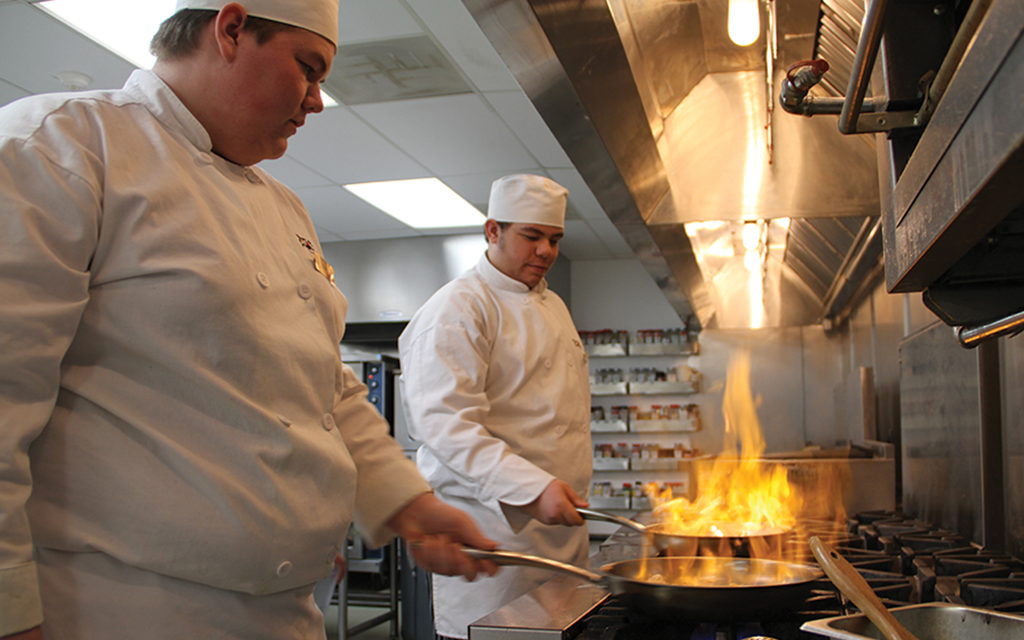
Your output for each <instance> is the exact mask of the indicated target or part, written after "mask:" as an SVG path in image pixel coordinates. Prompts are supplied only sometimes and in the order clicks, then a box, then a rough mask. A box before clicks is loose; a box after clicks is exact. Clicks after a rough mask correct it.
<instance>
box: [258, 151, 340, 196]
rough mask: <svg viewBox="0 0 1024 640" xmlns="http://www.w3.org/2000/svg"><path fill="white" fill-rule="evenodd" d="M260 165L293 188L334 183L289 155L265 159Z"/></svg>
mask: <svg viewBox="0 0 1024 640" xmlns="http://www.w3.org/2000/svg"><path fill="white" fill-rule="evenodd" d="M260 167H261V168H263V169H265V170H266V171H268V172H269V173H270V175H272V176H274V177H275V178H277V179H278V180H280V181H281V182H283V183H285V184H286V185H288V186H289V187H291V188H292V189H301V188H303V187H324V186H328V185H330V184H333V183H332V182H331V181H330V180H328V179H327V178H325V177H323V176H322V175H320V174H319V173H317V172H316V171H313V170H312V169H310V168H309V167H307V166H305V165H304V164H302V163H301V162H298V161H297V160H294V159H293V158H291V157H289V156H284V157H281V158H278V159H277V160H264V161H263V162H261V163H260Z"/></svg>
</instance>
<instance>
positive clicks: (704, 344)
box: [690, 327, 834, 453]
mask: <svg viewBox="0 0 1024 640" xmlns="http://www.w3.org/2000/svg"><path fill="white" fill-rule="evenodd" d="M802 336H803V330H802V329H800V328H798V327H795V328H784V329H734V330H717V329H712V330H705V331H702V332H701V333H700V342H701V355H700V356H698V357H699V363H698V364H697V365H696V368H697V369H698V370H699V371H700V372H701V375H702V376H703V384H704V392H703V393H702V394H701V397H700V410H701V425H702V430H701V431H698V432H696V433H694V434H691V436H690V437H691V441H692V442H693V444H694V445H695V446H699V447H700V448H701V450H703V451H706V452H712V453H714V452H718V451H721V448H722V441H723V435H724V433H725V417H724V414H723V409H722V400H723V397H724V392H725V382H726V378H727V375H728V373H729V365H730V362H731V360H732V358H733V355H734V354H735V353H737V352H738V351H739V350H740V349H745V350H747V351H748V352H749V353H750V387H751V393H752V394H753V397H754V398H755V400H758V401H759V404H758V409H757V418H758V420H759V422H760V426H761V429H762V431H763V433H764V439H765V444H766V446H767V450H768V451H769V452H772V453H778V452H784V451H798V450H800V449H802V448H803V447H804V445H805V443H806V441H807V429H806V425H807V407H805V405H804V400H805V398H812V399H813V398H815V397H816V396H815V394H816V393H818V394H821V393H825V394H827V395H828V396H829V398H831V393H832V385H829V386H827V387H819V386H818V385H819V384H825V383H826V381H825V380H822V379H815V380H808V378H807V376H805V372H804V359H805V357H810V358H812V359H813V358H816V357H817V355H816V354H807V353H806V350H805V348H804V344H803V339H802ZM817 364H822V363H821V362H818V363H817ZM823 366H825V367H827V365H823ZM808 383H810V384H811V386H812V388H811V389H809V390H808V389H806V388H805V385H806V384H808ZM808 391H810V393H808ZM813 410H814V413H815V415H814V416H813V419H814V421H815V425H816V428H815V431H816V432H817V431H820V428H821V425H826V424H828V423H830V422H832V421H833V416H834V413H833V411H831V410H829V408H828V407H826V406H823V405H822V406H819V405H817V404H815V406H814V407H813Z"/></svg>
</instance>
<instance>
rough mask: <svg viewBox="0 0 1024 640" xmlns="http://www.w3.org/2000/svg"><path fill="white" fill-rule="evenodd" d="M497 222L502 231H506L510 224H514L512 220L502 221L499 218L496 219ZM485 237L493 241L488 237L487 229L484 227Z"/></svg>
mask: <svg viewBox="0 0 1024 640" xmlns="http://www.w3.org/2000/svg"><path fill="white" fill-rule="evenodd" d="M495 222H497V223H498V228H499V229H501V230H502V231H505V230H507V229H508V228H509V227H510V226H512V223H511V222H501V221H498V220H496V221H495ZM484 239H486V240H487V241H488V242H490V241H491V239H490V238H488V237H487V229H484Z"/></svg>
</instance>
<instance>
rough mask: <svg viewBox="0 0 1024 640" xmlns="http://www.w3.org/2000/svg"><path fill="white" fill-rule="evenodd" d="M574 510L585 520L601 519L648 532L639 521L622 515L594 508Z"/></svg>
mask: <svg viewBox="0 0 1024 640" xmlns="http://www.w3.org/2000/svg"><path fill="white" fill-rule="evenodd" d="M576 512H577V513H579V514H580V515H581V516H583V517H584V518H586V519H587V520H603V521H604V522H611V523H612V524H618V525H622V526H623V527H629V528H630V529H632V530H634V531H639V532H640V533H650V532H649V531H647V527H645V526H644V525H642V524H640V523H639V522H633V521H632V520H629V519H627V518H623V517H622V516H617V515H614V514H611V513H605V512H604V511H595V510H594V509H576Z"/></svg>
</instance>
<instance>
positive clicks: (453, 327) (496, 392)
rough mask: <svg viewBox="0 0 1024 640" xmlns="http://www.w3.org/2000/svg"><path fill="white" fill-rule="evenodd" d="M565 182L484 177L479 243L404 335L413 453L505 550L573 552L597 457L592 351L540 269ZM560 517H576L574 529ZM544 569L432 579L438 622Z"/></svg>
mask: <svg viewBox="0 0 1024 640" xmlns="http://www.w3.org/2000/svg"><path fill="white" fill-rule="evenodd" d="M567 196H568V192H567V191H566V190H565V188H563V187H561V186H560V185H558V184H557V183H555V182H553V181H552V180H549V179H547V178H543V177H540V176H534V175H512V176H506V177H504V178H501V179H499V180H497V181H496V182H495V183H494V184H493V185H492V188H491V197H490V203H489V206H488V211H487V218H488V219H487V222H486V223H485V226H484V231H485V233H486V236H487V252H486V253H485V254H484V256H482V257H481V258H480V261H479V263H478V264H477V265H476V267H474V268H473V269H471V270H470V271H468V272H466V273H465V274H463V275H462V276H460V277H458V278H456V279H455V280H453V281H452V282H450V283H448V284H447V285H445V286H444V287H443V288H442V289H440V290H439V291H438V292H437V293H436V294H434V296H433V297H431V298H430V300H428V301H427V303H426V304H425V305H424V306H423V307H422V308H421V309H420V310H419V311H418V312H417V313H416V315H415V316H414V317H413V319H412V321H411V322H410V323H409V326H408V327H406V329H405V331H404V332H403V333H402V335H401V337H400V338H399V339H398V347H399V352H400V356H401V362H402V383H403V385H404V394H403V398H404V399H405V403H406V407H405V409H406V414H407V417H408V421H409V431H410V433H411V434H412V435H413V437H415V438H416V439H418V440H422V441H423V443H424V444H423V446H422V447H421V448H420V450H419V452H418V454H417V463H418V465H419V469H420V471H421V472H422V473H423V475H424V477H426V478H427V480H428V481H429V482H430V484H431V485H432V486H433V487H434V489H435V490H436V491H437V496H438V497H439V498H441V500H443V501H445V502H447V503H448V504H451V505H453V506H456V507H458V508H459V509H461V510H463V511H466V512H467V513H469V514H470V515H472V516H473V518H474V519H475V520H476V522H477V523H478V524H479V525H480V528H481V530H483V532H484V533H485V534H486V535H488V536H489V537H491V538H493V539H494V540H497V541H498V543H499V545H500V546H501V547H502V548H504V549H509V550H512V551H520V552H527V553H534V554H537V555H541V556H545V557H548V558H553V559H556V560H561V561H563V562H568V563H574V564H580V563H582V562H584V561H585V560H586V559H587V548H588V544H587V542H588V536H587V530H586V528H585V527H579V526H578V525H582V524H583V519H582V518H581V517H580V515H579V514H578V513H577V512H576V508H577V507H582V506H586V505H587V503H586V501H585V499H584V498H583V497H581V496H586V495H587V494H588V490H589V486H590V475H591V467H592V461H591V458H592V454H591V445H590V430H589V429H590V384H589V373H588V368H587V355H586V353H585V351H584V350H583V346H582V345H581V343H580V339H579V334H578V333H577V331H576V327H575V326H573V322H572V318H570V317H569V311H568V309H566V307H565V303H563V302H562V299H561V298H559V297H558V296H557V295H556V294H555V293H554V292H552V291H550V290H548V288H547V281H546V280H545V279H544V275H545V274H546V273H547V271H548V269H550V268H551V265H552V264H553V263H554V261H555V258H556V257H557V256H558V242H559V240H560V239H561V238H562V235H563V227H564V220H565V205H566V198H567ZM563 525H573V526H571V527H567V526H563ZM550 578H551V573H550V572H549V571H544V570H540V569H531V568H523V567H507V568H505V569H504V570H502V572H501V573H499V574H498V575H497V576H495V577H493V578H488V579H483V580H480V581H477V582H475V583H473V584H470V583H468V582H466V581H464V580H462V579H458V578H454V579H453V578H444V577H435V578H434V581H433V582H434V618H435V626H436V629H437V633H438V634H440V635H442V636H447V637H451V638H467V637H468V635H469V633H468V627H469V625H470V623H472V622H475V621H476V620H477V619H479V618H481V617H482V616H484V615H486V614H487V613H490V612H491V611H493V610H494V609H497V608H499V607H501V606H503V605H505V604H507V603H509V602H511V601H512V600H514V599H515V598H517V597H519V596H520V595H522V594H524V593H526V592H527V591H530V590H531V589H533V588H534V587H536V586H538V585H539V584H541V583H542V582H545V581H547V580H549V579H550Z"/></svg>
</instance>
